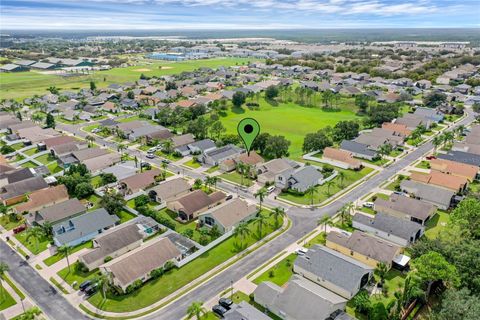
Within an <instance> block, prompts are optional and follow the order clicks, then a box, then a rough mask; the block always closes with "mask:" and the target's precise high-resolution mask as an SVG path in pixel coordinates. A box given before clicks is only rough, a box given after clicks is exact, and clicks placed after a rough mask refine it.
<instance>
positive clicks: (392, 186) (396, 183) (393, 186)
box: [385, 174, 407, 191]
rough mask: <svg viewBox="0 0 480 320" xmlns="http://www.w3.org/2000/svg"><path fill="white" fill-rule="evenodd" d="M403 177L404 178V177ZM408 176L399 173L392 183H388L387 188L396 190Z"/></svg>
mask: <svg viewBox="0 0 480 320" xmlns="http://www.w3.org/2000/svg"><path fill="white" fill-rule="evenodd" d="M402 178H403V179H402ZM406 178H407V176H404V175H401V174H400V175H398V176H396V177H395V180H394V181H393V182H391V183H390V184H388V185H387V186H386V187H385V189H387V190H391V191H395V190H396V188H397V186H398V187H400V183H401V182H402V181H403V180H404V179H406Z"/></svg>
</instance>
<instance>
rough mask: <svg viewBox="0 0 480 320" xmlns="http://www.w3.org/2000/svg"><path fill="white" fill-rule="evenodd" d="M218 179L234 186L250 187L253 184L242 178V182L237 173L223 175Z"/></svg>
mask: <svg viewBox="0 0 480 320" xmlns="http://www.w3.org/2000/svg"><path fill="white" fill-rule="evenodd" d="M218 177H220V178H222V179H224V180H227V181H230V182H233V183H236V184H240V185H243V186H246V187H250V186H251V185H252V184H253V180H252V179H250V178H246V177H243V180H242V176H241V175H240V174H239V173H238V172H237V171H232V172H228V173H223V174H221V175H219V176H218Z"/></svg>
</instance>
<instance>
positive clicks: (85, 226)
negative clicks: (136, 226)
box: [52, 208, 120, 245]
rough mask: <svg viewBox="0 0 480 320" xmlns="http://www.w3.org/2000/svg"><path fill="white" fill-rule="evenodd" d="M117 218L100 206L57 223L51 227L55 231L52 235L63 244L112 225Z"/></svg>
mask: <svg viewBox="0 0 480 320" xmlns="http://www.w3.org/2000/svg"><path fill="white" fill-rule="evenodd" d="M119 220H120V219H119V218H118V217H117V216H115V215H110V214H108V212H107V210H105V209H104V208H100V209H97V210H94V211H92V212H87V213H84V214H82V215H80V216H76V217H74V218H72V219H69V220H66V221H63V222H60V223H57V224H55V225H54V226H53V227H52V229H53V230H54V232H55V233H57V234H56V235H55V237H54V238H55V240H56V242H57V243H59V244H60V245H64V244H67V243H70V242H72V241H75V240H78V239H80V238H83V237H85V236H86V235H89V234H92V233H94V232H97V231H98V230H102V229H104V228H107V227H109V226H112V225H114V224H115V223H116V222H117V221H119ZM60 232H63V233H60Z"/></svg>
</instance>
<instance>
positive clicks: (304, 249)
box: [295, 248, 308, 256]
mask: <svg viewBox="0 0 480 320" xmlns="http://www.w3.org/2000/svg"><path fill="white" fill-rule="evenodd" d="M307 252H308V249H306V248H299V249H297V250H296V251H295V253H296V254H297V255H299V256H304V255H306V254H307Z"/></svg>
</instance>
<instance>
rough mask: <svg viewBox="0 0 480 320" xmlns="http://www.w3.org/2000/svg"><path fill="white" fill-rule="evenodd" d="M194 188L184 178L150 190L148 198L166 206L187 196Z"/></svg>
mask: <svg viewBox="0 0 480 320" xmlns="http://www.w3.org/2000/svg"><path fill="white" fill-rule="evenodd" d="M191 189H192V187H191V186H190V184H189V183H188V182H187V181H186V180H185V179H182V178H177V179H172V180H168V181H165V182H162V183H160V184H159V185H156V186H154V187H153V188H151V189H148V190H147V192H148V196H149V197H150V198H151V199H152V200H153V201H156V202H158V203H160V204H165V203H167V202H169V201H172V200H173V199H175V198H178V197H181V196H183V195H186V194H187V193H189V192H190V190H191Z"/></svg>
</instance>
